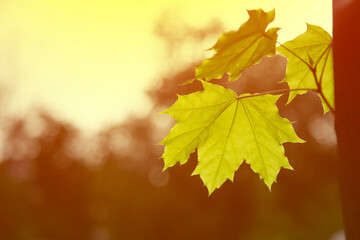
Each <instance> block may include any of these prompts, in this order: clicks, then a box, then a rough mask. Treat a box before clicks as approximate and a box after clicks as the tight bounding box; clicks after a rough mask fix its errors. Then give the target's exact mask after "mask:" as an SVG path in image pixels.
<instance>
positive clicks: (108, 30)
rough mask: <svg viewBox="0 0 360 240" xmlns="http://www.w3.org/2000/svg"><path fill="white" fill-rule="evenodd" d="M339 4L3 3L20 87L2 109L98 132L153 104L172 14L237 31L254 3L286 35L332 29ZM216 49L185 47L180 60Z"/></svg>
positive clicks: (7, 66) (3, 36)
mask: <svg viewBox="0 0 360 240" xmlns="http://www.w3.org/2000/svg"><path fill="white" fill-rule="evenodd" d="M331 2H332V1H331V0H318V1H314V0H292V1H289V0H278V1H271V0H252V1H249V0H248V1H245V0H236V1H234V0H232V1H231V0H222V1H209V0H207V1H204V0H182V1H177V0H139V1H124V0H118V1H115V0H101V1H100V0H99V1H95V0H3V1H1V2H0V83H1V85H0V89H11V91H8V94H7V95H9V99H7V100H6V101H3V102H2V103H3V104H1V107H2V108H3V109H4V108H6V109H7V114H20V115H21V114H24V113H26V112H27V111H31V109H32V107H33V106H38V105H40V106H41V107H42V108H44V109H48V110H49V111H50V112H51V113H53V114H55V116H57V117H59V118H61V119H64V120H66V121H69V122H71V123H73V124H75V125H76V126H79V127H81V128H82V129H84V130H90V131H94V130H98V129H100V128H101V127H103V126H105V125H106V124H108V123H116V122H119V121H120V120H124V119H126V117H127V116H128V114H129V113H135V114H143V113H146V111H147V109H149V107H150V106H149V104H148V102H149V99H147V98H146V97H145V94H144V92H143V91H144V90H145V89H149V88H151V86H152V85H153V84H154V82H156V81H157V78H159V73H165V72H166V71H168V70H170V69H169V68H170V64H169V63H168V62H167V61H166V58H165V57H166V53H165V50H166V49H165V47H164V46H163V45H162V41H161V40H160V39H159V38H157V37H156V36H155V34H154V27H155V25H156V23H157V22H158V21H159V19H160V18H161V16H164V13H168V14H166V16H168V17H170V18H172V19H171V21H172V22H177V24H176V26H181V25H182V24H184V25H185V24H187V25H189V26H193V27H196V28H200V27H206V26H208V24H209V23H210V22H211V20H213V19H218V20H219V21H220V22H222V23H223V26H224V27H225V30H231V29H237V28H238V27H239V25H240V24H241V23H242V22H244V21H246V19H247V13H246V11H245V10H246V9H255V8H263V9H264V10H266V11H268V10H271V9H272V8H275V9H276V20H275V22H274V24H273V25H272V26H278V27H281V28H282V30H281V31H280V32H279V40H280V41H282V42H284V41H286V40H289V39H291V38H293V37H295V36H296V35H298V34H300V33H302V32H303V31H305V29H306V26H305V23H304V22H305V21H306V22H309V23H311V24H316V25H320V26H322V27H323V28H325V30H327V31H329V32H331V28H332V23H331V21H332V20H331V11H332V10H331ZM169 22H170V19H169ZM210 46H211V45H208V46H205V45H204V46H197V48H190V49H189V52H187V51H185V52H182V53H181V56H182V58H180V59H179V64H180V63H184V62H186V63H190V62H191V61H192V60H194V59H193V58H194V57H196V56H197V58H199V57H201V56H202V55H201V54H202V52H201V51H200V49H206V48H208V47H210ZM194 49H196V52H197V51H199V54H194V52H191V51H195V50H194ZM3 98H4V97H3Z"/></svg>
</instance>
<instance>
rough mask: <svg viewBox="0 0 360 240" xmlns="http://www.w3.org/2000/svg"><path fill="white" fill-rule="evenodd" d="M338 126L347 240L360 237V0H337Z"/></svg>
mask: <svg viewBox="0 0 360 240" xmlns="http://www.w3.org/2000/svg"><path fill="white" fill-rule="evenodd" d="M333 13H334V15H333V19H334V28H333V30H334V32H333V36H334V73H335V108H336V114H335V116H336V117H335V130H336V134H337V137H338V149H339V185H340V194H341V201H342V209H343V217H344V227H345V234H346V239H347V240H359V239H360V0H333Z"/></svg>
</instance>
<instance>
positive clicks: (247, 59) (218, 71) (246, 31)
mask: <svg viewBox="0 0 360 240" xmlns="http://www.w3.org/2000/svg"><path fill="white" fill-rule="evenodd" d="M248 13H249V20H248V21H247V22H245V23H244V24H243V25H241V26H240V28H239V29H238V30H237V31H231V32H228V33H225V34H223V35H222V36H221V37H220V38H219V39H218V41H217V42H216V44H215V45H214V46H213V47H212V49H214V51H215V55H214V56H213V57H211V58H209V59H206V60H204V61H203V62H202V63H201V64H200V65H199V66H198V67H197V68H196V73H195V77H196V78H197V79H204V80H206V81H210V80H212V79H220V78H221V77H222V76H223V75H224V74H225V73H228V74H229V75H230V77H229V81H235V80H236V79H238V78H239V77H240V74H241V72H242V71H244V70H245V69H246V68H247V67H249V66H251V65H253V64H256V63H258V62H259V61H260V60H261V58H262V57H263V56H265V55H267V56H272V55H274V54H275V51H276V47H275V46H276V39H277V31H278V30H279V28H271V29H269V30H267V31H266V28H267V26H268V25H269V23H271V22H272V21H273V20H274V18H275V10H272V11H270V12H264V11H263V10H262V9H258V10H250V11H248Z"/></svg>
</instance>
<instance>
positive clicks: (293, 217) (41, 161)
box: [0, 35, 342, 240]
mask: <svg viewBox="0 0 360 240" xmlns="http://www.w3.org/2000/svg"><path fill="white" fill-rule="evenodd" d="M165 36H166V35H165ZM285 63H286V60H285V59H284V58H283V57H281V56H276V57H273V58H264V59H263V60H262V61H261V63H260V64H258V65H255V66H253V67H251V68H249V69H247V70H246V71H245V72H244V73H243V74H242V76H241V79H240V80H239V81H236V82H234V83H228V82H227V81H226V79H222V80H218V81H217V83H219V84H224V85H226V86H228V87H231V88H233V89H234V90H235V91H237V92H242V91H245V90H246V91H259V90H271V89H276V88H279V87H281V84H278V82H279V81H280V80H281V79H282V78H283V76H284V74H285ZM193 75H194V69H184V70H183V71H180V72H178V73H175V74H174V75H172V76H170V77H168V78H166V79H163V80H162V81H161V82H160V83H159V85H158V86H157V87H155V88H154V89H151V90H149V92H148V94H149V96H150V97H151V99H152V101H153V103H154V108H153V112H152V113H151V114H149V116H147V117H144V118H129V120H128V121H126V122H124V123H120V124H118V125H115V126H112V127H110V128H108V129H105V130H104V131H103V132H101V133H99V135H98V136H97V140H96V141H97V147H96V155H97V157H98V158H100V160H101V161H98V162H97V163H96V164H91V163H89V161H88V158H90V157H94V156H88V155H86V154H85V155H82V156H81V154H75V153H74V151H75V150H71V148H72V147H74V148H75V149H80V150H81V149H84V148H85V147H86V146H85V145H86V144H87V143H86V141H85V142H81V141H80V142H77V141H76V139H78V138H79V137H80V135H81V133H79V132H78V131H77V130H76V129H74V127H72V126H71V125H69V124H66V123H63V122H60V121H57V120H56V119H54V118H52V117H51V116H49V115H47V114H45V113H38V116H37V117H38V119H39V120H40V122H41V127H40V128H38V130H37V132H36V131H35V130H36V129H35V130H34V128H35V126H31V127H30V130H34V131H35V133H36V134H35V133H34V132H31V131H29V127H26V126H27V121H28V119H16V120H13V121H12V122H11V124H10V126H9V127H7V128H6V129H4V136H3V138H4V141H3V142H4V145H3V153H2V160H1V162H0V213H1V215H0V233H1V239H8V240H12V239H14V240H23V239H76V240H78V239H91V240H110V239H115V240H116V239H196V238H197V239H269V240H271V239H295V240H296V239H299V240H300V239H329V238H330V237H331V235H332V234H334V233H335V232H337V231H339V230H341V229H342V225H341V224H342V223H341V222H342V221H341V213H340V206H339V199H338V192H337V191H338V190H337V183H336V164H335V154H336V146H335V143H334V142H331V141H322V140H321V139H324V138H325V139H330V138H331V134H332V133H331V132H330V131H329V130H328V129H325V130H324V129H322V128H321V126H323V125H326V124H327V125H329V126H330V129H331V124H332V119H331V117H329V116H325V117H324V116H322V115H321V110H320V109H321V105H320V101H319V102H316V101H315V103H314V99H315V98H314V96H313V95H311V94H306V95H304V96H301V97H298V99H297V100H295V101H294V102H293V103H292V104H290V105H289V106H286V107H285V106H284V104H285V99H282V100H281V101H280V102H279V106H281V114H282V115H283V116H286V117H288V118H289V119H290V120H291V121H296V123H295V127H296V130H297V132H298V134H299V135H300V137H302V138H303V139H306V140H307V143H306V144H301V145H300V144H286V154H287V155H288V157H289V159H290V163H291V164H292V166H293V167H294V169H295V171H294V172H292V171H284V170H282V171H281V172H280V175H279V177H278V182H279V183H278V184H275V185H274V187H273V190H272V192H271V193H270V192H269V191H268V190H267V188H266V187H265V185H264V184H262V183H261V181H260V180H259V179H258V177H257V176H256V175H255V174H252V173H250V169H249V167H248V166H247V165H244V166H242V167H240V169H239V170H238V172H237V173H236V176H235V180H234V183H230V182H226V183H225V185H224V186H223V187H222V188H221V189H220V190H218V191H216V192H215V193H214V194H213V195H212V196H211V197H210V198H209V197H208V196H207V191H206V189H205V188H204V187H203V186H202V183H201V181H200V179H199V178H198V177H190V175H191V172H192V171H193V169H194V168H195V164H196V155H195V154H194V155H192V156H191V158H190V160H189V161H190V164H187V165H184V166H180V167H176V168H172V169H169V170H167V171H166V172H164V173H162V171H161V169H162V166H163V163H162V160H161V159H159V157H160V155H161V150H162V147H160V146H157V145H155V143H157V142H159V141H160V139H161V138H162V137H163V136H164V134H165V131H166V130H168V129H165V128H169V127H170V125H171V124H172V122H171V121H170V120H169V119H168V118H167V117H166V116H161V115H156V114H155V113H157V112H159V111H160V110H162V109H164V108H166V107H168V106H169V105H171V104H172V103H173V102H174V101H175V100H176V99H175V96H176V95H175V93H179V94H186V93H190V92H194V91H197V90H201V86H200V84H199V83H198V82H194V83H192V84H190V85H184V86H181V83H183V82H185V81H186V80H188V79H191V78H192V77H193ZM263 76H266V79H267V82H266V83H265V82H259V81H258V79H260V78H261V79H264V77H263ZM327 125H326V126H327ZM89 144H90V143H89ZM75 152H76V151H75ZM80 152H81V151H80ZM94 154H95V153H94Z"/></svg>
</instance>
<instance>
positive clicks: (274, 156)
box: [161, 81, 302, 194]
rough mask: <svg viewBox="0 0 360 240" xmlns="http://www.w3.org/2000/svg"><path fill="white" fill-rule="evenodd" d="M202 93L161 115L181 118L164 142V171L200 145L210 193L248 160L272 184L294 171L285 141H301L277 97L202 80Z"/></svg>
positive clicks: (201, 171) (199, 168)
mask: <svg viewBox="0 0 360 240" xmlns="http://www.w3.org/2000/svg"><path fill="white" fill-rule="evenodd" d="M202 83H203V87H204V91H202V92H195V93H192V94H189V95H185V96H178V101H177V102H176V103H175V104H174V105H173V106H171V107H170V108H169V109H168V110H166V111H164V112H163V113H166V114H169V115H170V116H172V117H173V118H175V119H176V120H177V122H178V123H177V124H176V125H175V126H174V127H173V128H172V129H171V131H170V133H169V135H168V136H167V137H166V138H165V139H164V140H163V141H162V142H161V144H162V145H165V151H164V154H163V156H162V158H163V159H164V161H165V167H164V169H166V168H168V167H171V166H173V165H175V164H176V163H178V162H179V163H180V164H184V163H185V162H186V161H187V160H188V158H189V155H190V154H191V153H192V152H194V151H195V149H196V148H198V165H197V167H196V169H195V171H194V172H193V175H197V174H198V175H200V177H201V179H202V181H203V182H204V184H205V185H206V187H207V188H208V191H209V194H211V193H212V192H213V191H214V190H215V189H217V188H219V187H220V186H221V185H222V184H223V183H224V182H225V181H226V180H227V179H230V180H231V181H232V180H233V177H234V173H235V171H236V170H237V169H238V168H239V166H240V165H241V164H242V162H243V160H245V161H246V162H247V163H248V164H250V166H251V168H252V170H253V171H254V172H255V173H258V174H259V175H260V178H261V179H264V182H265V184H266V185H267V186H268V187H269V189H270V188H271V185H272V183H273V182H275V181H276V177H277V175H278V173H279V171H280V168H281V167H284V168H287V169H292V168H291V166H290V164H289V162H288V160H287V157H286V156H285V152H284V147H283V145H282V144H283V143H285V142H302V140H301V139H300V138H299V137H298V136H297V135H296V133H295V131H294V129H293V127H292V124H291V122H290V121H288V120H287V119H285V118H282V117H280V115H279V113H278V109H277V107H276V101H277V100H278V98H279V96H275V95H269V94H265V95H262V94H258V95H248V94H245V95H240V96H238V95H237V94H236V93H235V92H233V91H232V90H229V89H226V88H223V87H221V86H219V85H216V84H211V83H207V82H204V81H202Z"/></svg>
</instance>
